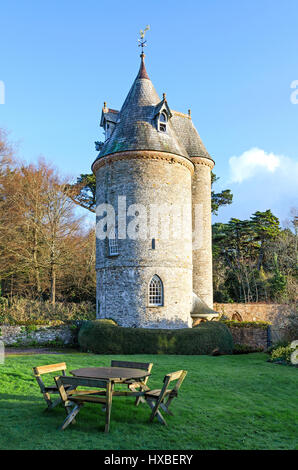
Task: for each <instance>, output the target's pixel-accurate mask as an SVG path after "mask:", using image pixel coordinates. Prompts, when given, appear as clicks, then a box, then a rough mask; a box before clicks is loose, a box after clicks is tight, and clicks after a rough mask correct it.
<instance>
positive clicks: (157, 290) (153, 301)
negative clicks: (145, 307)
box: [149, 274, 163, 307]
mask: <svg viewBox="0 0 298 470" xmlns="http://www.w3.org/2000/svg"><path fill="white" fill-rule="evenodd" d="M149 305H150V306H155V307H156V306H162V305H163V284H162V280H161V279H160V277H158V276H157V274H155V275H154V276H153V278H152V279H151V281H150V283H149Z"/></svg>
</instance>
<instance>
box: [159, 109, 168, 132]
mask: <svg viewBox="0 0 298 470" xmlns="http://www.w3.org/2000/svg"><path fill="white" fill-rule="evenodd" d="M167 121H168V117H167V115H166V113H161V114H160V116H159V123H158V126H159V130H160V132H167Z"/></svg>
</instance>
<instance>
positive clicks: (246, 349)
mask: <svg viewBox="0 0 298 470" xmlns="http://www.w3.org/2000/svg"><path fill="white" fill-rule="evenodd" d="M262 351H263V348H254V347H252V346H250V345H249V344H238V343H236V344H235V345H234V349H233V354H250V353H254V352H262Z"/></svg>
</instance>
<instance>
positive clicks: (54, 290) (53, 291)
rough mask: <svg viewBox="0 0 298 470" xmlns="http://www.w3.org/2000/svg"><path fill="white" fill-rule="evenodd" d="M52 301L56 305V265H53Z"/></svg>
mask: <svg viewBox="0 0 298 470" xmlns="http://www.w3.org/2000/svg"><path fill="white" fill-rule="evenodd" d="M51 302H52V305H55V302H56V270H55V265H52V266H51Z"/></svg>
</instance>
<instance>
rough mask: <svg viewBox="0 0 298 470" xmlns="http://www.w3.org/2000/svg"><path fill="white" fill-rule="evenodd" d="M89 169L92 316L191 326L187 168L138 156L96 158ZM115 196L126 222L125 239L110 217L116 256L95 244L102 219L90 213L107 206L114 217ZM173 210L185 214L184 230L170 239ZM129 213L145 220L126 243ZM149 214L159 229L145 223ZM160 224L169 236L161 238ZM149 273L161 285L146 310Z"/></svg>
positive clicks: (175, 160)
mask: <svg viewBox="0 0 298 470" xmlns="http://www.w3.org/2000/svg"><path fill="white" fill-rule="evenodd" d="M99 164H100V166H99ZM97 166H98V169H97V171H96V188H97V189H96V201H97V215H98V222H97V223H98V225H97V239H96V272H97V318H113V319H114V320H116V321H117V323H118V324H119V325H120V326H136V327H146V328H182V327H191V323H192V321H191V317H190V310H191V305H192V237H191V236H192V230H191V178H192V172H193V164H192V163H191V162H190V161H189V160H188V159H186V158H184V157H178V156H175V155H172V154H167V153H165V152H164V153H162V152H146V151H144V152H141V151H140V152H123V154H120V153H119V154H114V155H112V156H111V157H109V158H108V159H105V160H103V161H101V160H99V162H98V164H97ZM118 196H121V197H122V199H121V204H123V205H125V206H126V207H125V209H128V208H130V209H129V211H128V213H127V220H126V225H127V230H128V235H127V234H126V230H125V229H124V230H123V229H122V227H123V225H125V224H122V223H121V220H119V217H116V219H117V220H116V228H117V229H118V248H119V255H117V256H109V253H108V240H107V239H104V240H102V239H100V234H99V227H100V225H99V221H100V220H101V219H102V215H103V214H102V213H101V214H100V213H98V212H99V211H98V209H99V205H100V204H106V203H109V204H111V205H112V206H113V208H114V210H115V212H116V216H117V215H118V213H119V212H120V211H119V207H118V203H120V201H119V200H118ZM178 207H179V208H180V209H182V208H183V209H184V211H185V213H184V214H183V215H184V218H183V222H184V226H183V230H182V231H181V228H182V227H180V234H179V233H177V234H176V235H177V236H175V234H174V233H173V222H176V218H177V217H176V218H175V217H174V216H173V217H172V215H174V212H173V211H175V209H177V208H178ZM163 209H164V210H163ZM143 212H145V214H143ZM135 215H136V216H137V217H139V221H141V222H142V220H146V222H147V230H144V232H145V233H143V231H142V226H144V223H141V224H140V225H139V232H140V235H138V236H137V237H135V238H133V237H132V236H131V233H130V231H129V230H130V226H131V225H132V224H131V223H134V220H135V218H134V217H135ZM157 215H159V218H158V219H159V220H158V221H159V223H158V224H156V225H155V224H153V220H152V219H153V218H155V217H157ZM162 215H164V218H163V219H162ZM141 217H142V218H141ZM168 217H169V219H168ZM140 219H141V220H140ZM168 220H169V222H170V223H169V228H170V230H169V236H166V234H165V233H164V230H165V228H166V227H167V226H168V225H167V224H168V222H167V221H168ZM149 229H150V230H149ZM177 229H178V228H177ZM174 232H175V230H174ZM152 239H154V241H155V246H154V244H153V245H152ZM154 275H157V276H159V277H160V279H161V280H162V283H163V288H164V303H163V306H161V307H150V306H149V305H148V285H149V283H150V280H151V278H152V277H153V276H154Z"/></svg>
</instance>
